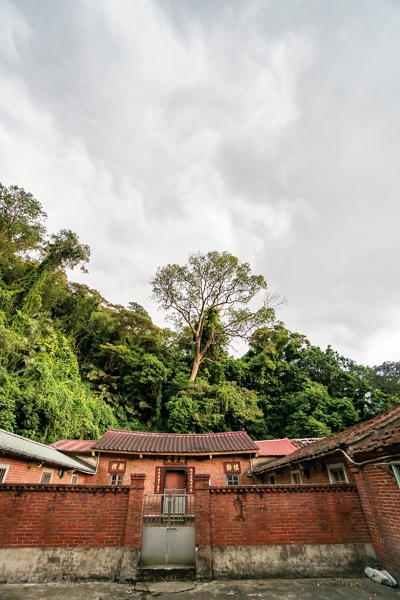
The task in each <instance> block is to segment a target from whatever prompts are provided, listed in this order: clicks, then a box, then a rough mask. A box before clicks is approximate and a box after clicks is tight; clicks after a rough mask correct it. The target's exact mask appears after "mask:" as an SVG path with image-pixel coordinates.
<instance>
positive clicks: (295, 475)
mask: <svg viewBox="0 0 400 600" xmlns="http://www.w3.org/2000/svg"><path fill="white" fill-rule="evenodd" d="M290 476H291V478H292V483H293V485H300V484H301V483H303V482H302V479H301V473H300V471H290Z"/></svg>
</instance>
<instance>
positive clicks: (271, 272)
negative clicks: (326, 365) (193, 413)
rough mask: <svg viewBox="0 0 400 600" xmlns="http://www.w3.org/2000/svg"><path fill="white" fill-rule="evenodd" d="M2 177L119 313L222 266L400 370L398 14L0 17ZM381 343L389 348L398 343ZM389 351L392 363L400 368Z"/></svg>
mask: <svg viewBox="0 0 400 600" xmlns="http://www.w3.org/2000/svg"><path fill="white" fill-rule="evenodd" d="M0 11H1V14H0V31H1V36H0V37H1V39H2V40H3V46H2V52H1V57H2V58H1V59H0V77H1V81H2V94H1V95H0V135H1V142H0V164H1V180H2V182H3V183H4V184H11V183H12V184H16V185H19V186H21V187H25V189H27V190H29V191H31V192H32V193H34V194H35V196H36V197H37V198H38V199H39V200H40V201H41V202H42V203H43V205H44V208H45V210H46V211H47V212H48V214H49V230H50V231H57V230H58V229H60V228H61V227H63V228H67V227H68V228H71V229H74V230H75V231H77V233H78V234H79V235H80V237H81V239H82V240H83V241H84V242H86V243H89V245H90V246H91V248H92V261H91V265H90V275H89V276H88V277H85V276H83V275H81V274H80V273H76V274H75V273H74V275H73V276H74V277H75V278H78V279H81V280H82V279H84V280H85V281H86V282H87V283H88V284H89V285H91V286H93V287H96V288H97V289H99V290H100V291H101V293H102V294H103V295H105V296H106V297H107V298H109V299H110V300H111V301H113V302H118V303H123V304H126V303H127V302H128V301H130V300H136V301H138V302H140V303H141V304H143V305H144V306H146V307H147V308H148V309H149V310H150V311H151V313H152V314H153V315H154V317H155V319H156V320H157V322H158V323H160V324H161V321H160V315H159V313H157V311H156V307H155V306H154V305H152V303H151V301H150V300H149V295H150V287H149V285H148V280H149V279H150V277H151V276H152V275H153V274H154V272H155V270H156V268H157V266H159V265H163V264H166V263H167V262H183V261H185V259H186V257H187V254H188V253H189V252H196V251H198V250H202V251H207V250H213V249H217V250H228V251H231V252H233V253H234V254H236V255H238V256H239V257H240V258H241V259H242V260H247V261H249V262H250V263H251V264H252V266H253V267H254V270H255V271H256V272H261V273H263V274H264V275H265V276H266V278H267V280H268V281H269V282H270V287H271V289H278V291H280V292H281V293H282V295H284V296H286V297H287V298H288V300H289V304H288V306H287V307H286V308H284V309H282V310H281V311H280V315H279V316H280V317H281V318H282V319H283V320H285V321H286V322H287V324H288V326H290V327H292V328H293V329H297V330H299V331H301V332H302V333H305V334H306V335H308V336H309V337H310V339H311V341H312V342H313V343H318V344H321V345H322V346H326V345H327V344H329V343H331V344H332V345H333V346H334V347H335V348H336V349H337V350H338V351H340V352H343V353H345V354H346V353H347V354H349V355H350V356H352V357H353V358H355V359H357V360H360V361H368V362H373V363H379V362H382V361H383V360H385V359H386V360H389V359H393V360H396V359H397V358H399V357H398V350H397V346H396V342H395V340H396V338H397V335H398V333H400V323H399V321H398V318H397V312H396V311H397V306H398V301H399V295H400V275H398V269H397V262H396V257H397V254H398V252H399V250H400V248H399V245H400V243H399V238H398V233H397V222H398V220H399V216H400V215H399V214H398V213H399V210H400V208H399V207H400V204H399V203H398V201H397V194H398V189H399V174H398V172H399V171H398V165H397V157H398V155H399V135H398V134H399V131H398V122H399V120H398V117H399V110H400V109H399V107H398V102H397V98H398V93H399V91H400V90H399V88H400V81H399V71H398V65H397V58H396V57H397V56H398V55H399V50H400V48H399V45H400V41H399V39H398V36H397V34H396V31H397V29H396V24H399V22H400V7H398V6H397V5H395V4H392V3H390V2H386V1H383V2H382V1H381V0H380V1H379V2H378V0H366V1H365V2H364V3H363V5H362V6H360V5H357V6H356V5H351V4H349V3H347V2H344V0H343V1H342V0H338V2H336V3H334V4H333V3H328V2H320V1H318V2H316V1H315V0H305V1H304V2H297V3H292V4H291V9H290V10H288V9H287V7H285V5H283V4H279V3H278V4H277V3H275V2H272V1H271V2H269V1H267V0H266V1H265V2H259V1H257V0H249V2H242V1H240V2H237V1H236V0H230V1H229V2H225V1H224V0H221V1H220V2H218V3H216V2H214V1H211V0H203V1H202V2H201V3H198V2H197V1H192V0H184V1H181V0H174V1H173V2H168V1H167V0H162V1H161V2H151V1H150V0H146V1H145V2H140V3H136V2H130V1H128V0H114V1H113V2H109V1H106V0H103V1H98V0H87V1H85V2H80V1H77V0H71V1H70V2H69V3H68V4H67V5H66V4H64V3H55V2H52V1H50V0H48V1H47V0H43V2H42V3H41V5H40V6H39V5H35V4H32V3H30V2H28V1H25V0H15V1H14V2H11V1H7V0H3V1H2V3H1V4H0ZM393 332H396V334H394V333H393ZM396 352H397V354H396Z"/></svg>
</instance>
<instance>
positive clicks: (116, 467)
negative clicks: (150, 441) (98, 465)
mask: <svg viewBox="0 0 400 600" xmlns="http://www.w3.org/2000/svg"><path fill="white" fill-rule="evenodd" d="M125 471H126V460H110V462H109V463H108V472H109V473H112V474H115V473H125Z"/></svg>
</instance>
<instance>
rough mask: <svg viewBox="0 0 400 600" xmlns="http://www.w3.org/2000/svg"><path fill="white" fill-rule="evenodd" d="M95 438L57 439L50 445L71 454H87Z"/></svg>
mask: <svg viewBox="0 0 400 600" xmlns="http://www.w3.org/2000/svg"><path fill="white" fill-rule="evenodd" d="M95 443H96V440H58V442H53V443H52V444H50V446H53V447H54V448H57V450H61V452H72V453H73V454H79V453H85V454H88V453H89V452H90V451H91V449H92V446H93V445H94V444H95Z"/></svg>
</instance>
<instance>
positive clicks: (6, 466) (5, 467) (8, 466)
mask: <svg viewBox="0 0 400 600" xmlns="http://www.w3.org/2000/svg"><path fill="white" fill-rule="evenodd" d="M0 469H1V470H3V469H4V471H5V473H4V477H3V479H2V480H1V481H0V483H4V482H5V480H6V479H7V475H8V471H9V470H10V465H6V463H0Z"/></svg>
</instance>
